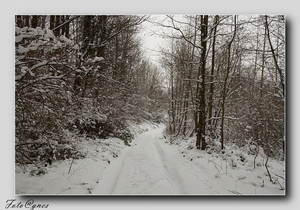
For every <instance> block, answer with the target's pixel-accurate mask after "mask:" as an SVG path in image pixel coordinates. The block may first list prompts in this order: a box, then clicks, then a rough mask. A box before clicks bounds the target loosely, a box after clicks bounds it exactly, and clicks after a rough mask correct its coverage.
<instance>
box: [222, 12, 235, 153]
mask: <svg viewBox="0 0 300 210" xmlns="http://www.w3.org/2000/svg"><path fill="white" fill-rule="evenodd" d="M235 35H236V15H235V16H234V31H233V36H232V38H231V40H230V41H229V43H228V47H227V67H226V75H225V79H224V86H223V94H222V115H221V116H222V118H221V149H224V117H225V100H226V94H227V82H228V78H229V71H230V68H231V65H230V61H231V45H232V42H233V40H234V38H235Z"/></svg>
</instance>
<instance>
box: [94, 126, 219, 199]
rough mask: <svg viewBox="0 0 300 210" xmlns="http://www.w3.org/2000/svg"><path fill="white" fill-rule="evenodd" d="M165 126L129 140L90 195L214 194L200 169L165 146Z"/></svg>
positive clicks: (173, 149)
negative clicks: (128, 143)
mask: <svg viewBox="0 0 300 210" xmlns="http://www.w3.org/2000/svg"><path fill="white" fill-rule="evenodd" d="M164 129H165V125H160V126H159V127H158V128H156V129H153V130H150V131H146V132H144V133H142V134H141V135H139V136H138V137H137V138H136V139H135V140H133V141H132V144H131V145H132V146H131V147H128V148H126V149H124V150H123V152H122V153H121V154H120V156H119V157H118V158H116V159H115V160H114V161H112V162H111V164H110V165H109V166H107V168H106V169H105V170H104V171H103V174H102V177H101V179H100V181H99V183H98V185H97V186H96V187H95V189H94V190H93V192H92V193H93V194H118V195H124V194H125V195H127V194H130V195H151V194H154V195H158V194H160V195H164V194H187V193H188V194H193V193H195V194H199V193H200V194H212V193H217V192H215V191H214V190H213V189H212V186H210V185H209V182H210V179H209V178H208V177H207V178H206V179H203V175H202V174H203V172H204V171H203V168H201V167H200V166H199V165H195V163H192V162H191V161H188V160H187V159H185V158H183V157H182V155H180V154H179V152H178V150H176V148H175V147H171V146H170V145H167V144H166V143H165V139H164V136H163V130H164Z"/></svg>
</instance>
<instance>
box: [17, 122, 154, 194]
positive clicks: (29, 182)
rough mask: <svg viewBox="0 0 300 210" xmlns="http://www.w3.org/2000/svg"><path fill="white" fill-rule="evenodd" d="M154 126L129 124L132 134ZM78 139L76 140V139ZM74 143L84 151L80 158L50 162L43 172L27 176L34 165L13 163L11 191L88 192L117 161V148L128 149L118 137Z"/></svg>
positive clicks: (118, 150)
mask: <svg viewBox="0 0 300 210" xmlns="http://www.w3.org/2000/svg"><path fill="white" fill-rule="evenodd" d="M153 126H154V125H153V124H151V123H149V122H144V123H142V124H141V125H135V124H131V125H130V129H131V130H132V132H133V134H135V135H138V134H139V133H141V132H144V131H147V130H149V129H153V128H154V127H153ZM79 140H80V139H79ZM81 140H82V141H79V142H78V144H79V145H80V147H81V148H82V150H83V152H84V153H86V154H87V155H86V157H85V158H83V159H77V160H74V161H73V162H72V160H71V159H69V160H65V161H56V162H53V164H52V165H51V166H48V167H47V173H46V174H45V175H41V176H31V175H30V172H31V171H32V170H34V169H35V167H34V166H32V167H30V166H29V167H28V168H26V169H25V170H24V169H23V168H21V167H19V166H18V165H16V166H15V194H18V195H21V194H22V195H37V194H41V195H74V194H76V195H86V194H91V192H92V191H93V189H94V187H95V186H96V185H97V183H98V182H99V179H100V177H101V175H102V172H103V170H104V169H105V168H106V167H107V166H109V164H110V163H112V162H115V160H117V157H118V155H119V154H120V152H121V151H123V150H126V148H129V147H128V146H125V144H124V141H122V140H120V139H118V138H108V139H96V140H92V139H89V140H88V141H86V140H84V139H81Z"/></svg>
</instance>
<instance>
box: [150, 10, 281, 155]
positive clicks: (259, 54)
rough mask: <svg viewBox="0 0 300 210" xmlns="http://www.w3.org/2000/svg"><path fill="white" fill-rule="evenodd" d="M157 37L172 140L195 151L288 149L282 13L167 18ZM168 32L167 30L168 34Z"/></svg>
mask: <svg viewBox="0 0 300 210" xmlns="http://www.w3.org/2000/svg"><path fill="white" fill-rule="evenodd" d="M154 24H156V25H158V26H161V27H163V28H164V29H165V30H168V32H167V33H164V34H163V35H162V36H163V37H164V38H165V39H166V40H169V47H166V48H164V49H162V50H161V51H162V54H163V57H162V59H161V63H162V65H163V66H164V68H165V69H166V71H167V73H168V87H169V88H168V89H169V126H168V132H169V133H170V134H171V135H172V136H173V137H175V138H176V137H180V136H183V137H184V136H194V135H195V136H196V143H195V147H196V148H197V149H202V150H204V149H208V148H214V149H216V148H219V149H220V150H223V149H225V146H226V144H232V143H235V144H237V145H239V146H243V145H245V144H254V145H256V152H257V153H258V150H259V148H260V147H261V148H263V149H264V150H265V153H266V154H267V155H268V156H272V157H279V158H283V157H284V151H285V147H284V145H285V126H284V125H285V115H284V112H285V72H286V71H285V16H283V15H273V16H270V15H251V16H250V15H246V16H245V15H167V18H166V19H165V20H164V21H163V22H154ZM170 34H171V35H170Z"/></svg>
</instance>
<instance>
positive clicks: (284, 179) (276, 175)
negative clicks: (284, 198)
mask: <svg viewBox="0 0 300 210" xmlns="http://www.w3.org/2000/svg"><path fill="white" fill-rule="evenodd" d="M275 175H276V176H278V177H279V178H281V179H283V180H285V179H284V178H283V177H282V176H279V175H277V174H275Z"/></svg>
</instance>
